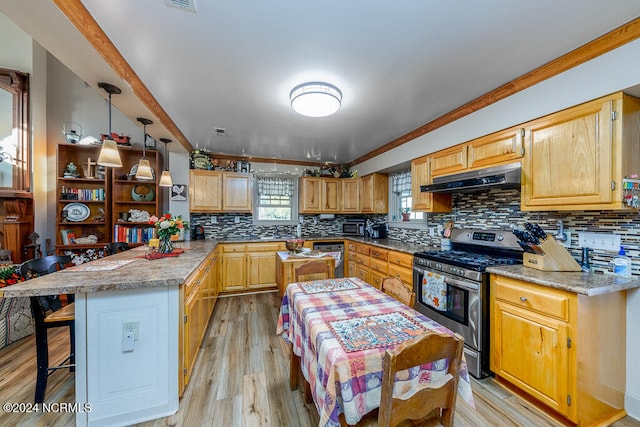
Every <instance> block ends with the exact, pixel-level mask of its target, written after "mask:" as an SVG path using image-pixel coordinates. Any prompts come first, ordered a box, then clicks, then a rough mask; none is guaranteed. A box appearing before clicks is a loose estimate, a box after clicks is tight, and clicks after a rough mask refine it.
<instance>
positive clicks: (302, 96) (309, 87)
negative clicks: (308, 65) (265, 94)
mask: <svg viewBox="0 0 640 427" xmlns="http://www.w3.org/2000/svg"><path fill="white" fill-rule="evenodd" d="M289 98H290V99H291V108H293V110H294V111H295V112H296V113H298V114H302V115H303V116H308V117H325V116H330V115H331V114H333V113H335V112H336V111H338V110H339V109H340V104H341V103H342V92H340V89H338V88H337V87H335V86H333V85H330V84H329V83H322V82H311V83H303V84H301V85H298V86H296V87H294V88H293V89H292V90H291V93H289Z"/></svg>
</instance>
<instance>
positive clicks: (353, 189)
mask: <svg viewBox="0 0 640 427" xmlns="http://www.w3.org/2000/svg"><path fill="white" fill-rule="evenodd" d="M339 182H340V190H341V194H342V196H341V199H342V204H341V209H340V211H341V212H342V213H360V179H359V178H343V179H340V181H339Z"/></svg>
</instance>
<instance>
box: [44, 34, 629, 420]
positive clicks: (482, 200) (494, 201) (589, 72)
mask: <svg viewBox="0 0 640 427" xmlns="http://www.w3.org/2000/svg"><path fill="white" fill-rule="evenodd" d="M636 50H637V46H636V43H629V44H628V45H625V46H623V47H621V48H618V49H616V50H615V51H613V52H611V53H610V54H608V55H607V56H606V57H605V58H597V59H595V60H592V61H589V62H588V63H586V64H583V65H581V66H580V67H578V69H576V70H571V71H569V72H566V73H564V74H560V75H558V76H555V77H553V78H551V79H549V80H547V81H545V82H544V84H541V85H538V86H534V87H531V88H529V89H527V90H526V91H525V93H518V94H515V95H513V96H511V97H509V98H507V99H505V100H502V101H500V102H499V103H497V104H494V105H492V106H490V107H487V108H486V109H483V110H479V111H477V112H475V113H474V114H471V115H469V116H466V117H464V118H461V119H459V120H458V121H456V122H455V123H452V124H450V125H447V126H445V127H442V128H439V129H437V130H435V131H433V132H431V133H428V134H425V135H423V136H421V137H419V138H417V139H416V140H415V141H411V142H409V143H407V144H404V145H402V146H399V147H397V148H394V149H393V150H391V151H390V152H389V153H388V155H385V156H378V157H374V158H372V159H369V160H365V161H363V162H362V163H360V164H358V166H357V169H358V173H359V175H360V176H364V175H366V174H368V173H370V172H377V171H383V170H386V169H389V168H391V167H393V166H395V164H396V163H399V160H400V159H402V161H406V159H414V158H418V157H420V156H422V155H424V154H426V153H425V151H424V148H422V147H424V146H425V145H429V146H430V147H433V148H430V151H437V150H438V149H441V148H446V147H447V146H449V145H453V144H455V143H459V142H462V141H468V140H471V139H473V138H475V137H477V136H481V135H485V134H489V133H491V132H494V131H496V130H498V129H502V128H505V127H508V126H510V125H512V124H516V123H522V122H525V121H527V120H530V119H531V118H535V117H539V116H543V115H545V114H548V113H550V112H553V111H558V110H560V109H563V108H566V107H570V106H573V105H577V104H579V103H581V102H583V101H587V100H590V99H595V98H597V97H599V96H602V95H605V94H608V93H611V92H614V91H617V90H620V89H625V88H630V87H633V86H635V85H637V84H638V81H637V77H636V76H635V75H634V73H633V70H636V69H637V68H638V64H636V63H635V62H634V61H635V58H637V57H638V55H637V52H636ZM41 59H42V58H41ZM53 62H54V61H52V64H53ZM612 65H613V66H612ZM51 66H52V70H51V72H56V70H59V69H60V68H56V67H57V66H56V65H55V64H54V65H51ZM601 73H606V74H607V75H608V77H609V78H608V79H607V81H600V80H597V81H595V82H594V81H592V79H589V78H588V77H582V76H593V75H599V74H601ZM585 79H587V80H588V84H587V83H586V82H585ZM81 83H82V82H80V85H81ZM74 84H75V83H74ZM49 90H53V91H55V90H56V89H54V88H49ZM60 90H63V88H60ZM54 93H55V92H54ZM550 93H554V94H557V93H562V94H563V96H562V97H557V96H553V97H550V96H549V94H550ZM53 97H54V98H57V97H56V96H53ZM531 100H533V101H535V102H531ZM49 114H50V115H51V116H52V117H49V119H50V120H52V122H58V121H61V120H56V117H55V115H54V114H55V113H52V112H49ZM96 116H97V117H99V118H100V119H99V120H101V121H98V123H97V124H96V125H95V127H96V128H97V129H100V130H103V129H102V128H101V126H102V121H104V120H103V111H102V110H100V112H99V113H98V114H96ZM116 120H118V118H116ZM123 122H124V124H121V123H118V126H119V127H118V129H119V130H120V131H123V132H125V133H130V134H132V135H137V133H139V132H140V130H139V128H138V127H136V126H135V124H131V123H129V124H126V122H125V121H124V120H123ZM58 128H59V126H58V125H57V124H56V125H55V126H54V125H53V124H52V125H51V129H50V130H47V135H48V136H49V135H50V136H49V138H50V139H51V140H55V139H56V138H58V137H59V135H58V134H59V133H60V132H59V129H58ZM40 149H42V147H40ZM36 150H37V148H36ZM187 165H188V159H187V156H184V155H172V156H171V168H172V173H174V171H175V176H174V180H176V181H177V182H183V183H187V182H188V169H187V168H188V166H187ZM258 166H259V165H258ZM274 167H275V168H277V169H278V170H284V171H286V170H287V167H286V166H283V165H277V166H273V165H270V164H265V165H263V166H262V168H264V169H265V170H268V169H267V168H274ZM292 169H293V168H292ZM44 170H46V169H43V170H42V171H39V170H36V171H35V172H34V173H35V174H36V175H37V174H38V173H43V172H44ZM50 174H51V172H50ZM181 174H182V175H181ZM50 176H53V175H50ZM35 191H36V199H37V198H38V192H42V191H43V190H42V189H35ZM40 194H42V193H40ZM453 204H454V206H455V210H454V211H453V213H450V214H444V213H443V214H429V216H428V224H427V225H426V227H424V228H423V227H420V226H417V227H418V228H405V227H401V225H402V224H396V226H394V224H393V223H392V224H391V226H390V234H391V236H392V237H393V238H394V239H397V240H403V241H408V242H413V243H419V244H438V243H439V240H440V239H439V237H438V236H437V234H435V233H434V235H433V236H432V235H431V233H430V228H432V227H437V225H439V224H444V223H445V222H446V221H448V220H453V221H454V223H455V224H456V226H457V227H458V226H460V227H462V226H465V225H468V226H474V227H475V226H483V227H484V226H486V227H494V226H497V227H504V225H505V221H506V220H505V219H506V218H510V220H511V221H513V222H516V223H524V222H527V221H531V222H536V223H538V224H541V225H542V227H543V228H544V229H545V230H548V231H555V230H556V229H557V220H559V219H561V220H563V222H564V226H565V227H566V228H567V229H569V230H597V229H605V230H607V231H611V232H616V233H620V234H623V235H624V242H625V244H626V245H630V246H631V250H630V251H629V254H630V255H631V256H632V257H636V253H635V250H636V248H634V245H635V242H636V237H637V236H636V234H637V231H636V227H635V224H634V221H635V215H634V214H631V213H629V214H625V213H616V212H615V211H602V212H600V211H598V212H597V214H596V213H591V212H589V211H583V212H572V211H569V212H554V211H541V212H538V211H534V212H522V211H520V209H519V206H520V194H519V192H518V191H514V190H506V191H496V192H488V193H486V194H482V195H481V196H480V197H474V196H471V195H456V196H454V199H453ZM180 209H183V212H180ZM171 211H172V212H175V213H182V214H183V215H186V214H188V209H187V208H185V206H184V204H182V205H181V204H179V203H175V202H174V203H171ZM313 217H314V216H310V217H307V216H305V218H304V223H303V230H304V233H309V234H313V233H314V230H315V228H316V227H319V228H320V229H325V228H326V229H327V233H331V232H334V230H335V229H337V225H336V226H333V225H331V224H330V222H329V220H319V221H318V224H314V223H313V221H314V218H313ZM245 218H246V217H245V216H244V215H241V221H243V220H244V219H245ZM337 219H338V220H339V219H341V218H340V217H339V216H338V218H337ZM228 220H230V221H231V222H234V221H235V215H231V216H229V217H228V218H227V215H218V221H219V223H220V225H218V226H215V225H213V224H210V221H209V223H208V224H207V223H205V224H204V225H203V226H204V227H205V229H207V232H208V233H209V234H210V235H215V233H216V232H217V227H220V228H222V227H224V226H225V224H227V221H228ZM40 221H41V224H44V223H46V221H42V217H41V219H40ZM197 222H198V220H196V223H197ZM507 223H508V222H507ZM398 225H400V226H398ZM41 227H42V226H41ZM48 227H49V228H50V227H51V226H48ZM411 227H416V226H415V225H411ZM45 228H46V227H42V229H45ZM39 229H40V228H39ZM292 232H293V229H292V230H287V234H293V233H292ZM42 234H43V235H52V234H53V232H51V231H50V230H49V231H48V232H47V233H42ZM283 234H284V233H283ZM576 239H577V236H575V235H574V237H573V240H574V242H575V243H574V244H572V249H573V252H574V256H576V257H578V256H579V253H578V251H579V247H578V245H577V240H576ZM612 256H615V253H614V254H610V253H603V254H597V255H596V257H595V258H596V259H593V260H592V264H593V265H594V267H595V270H596V271H610V260H611V258H612ZM637 298H638V296H637V291H636V292H629V295H628V310H627V312H628V313H627V314H628V320H627V321H628V325H632V324H634V318H633V315H634V313H637V311H638V310H637V309H636V310H634V309H633V308H634V307H636V306H637ZM636 323H637V322H636ZM633 332H634V331H633V328H631V327H628V334H629V337H628V339H627V352H628V354H629V355H631V354H635V350H637V347H636V346H637V345H638V342H640V340H639V339H638V337H636V336H634V335H633ZM631 360H633V359H632V358H631V357H627V363H631ZM637 384H638V381H637V378H635V377H634V371H633V370H632V369H627V393H628V396H627V398H628V399H630V401H631V402H634V401H635V402H636V404H637V396H638V395H639V394H640V393H639V392H638V390H637V388H635V387H637ZM634 396H635V397H634ZM634 399H635V400H634ZM627 407H628V408H629V407H633V406H632V405H629V404H627ZM629 412H631V411H629ZM636 413H637V411H636Z"/></svg>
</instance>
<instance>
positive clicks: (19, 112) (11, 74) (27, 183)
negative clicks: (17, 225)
mask: <svg viewBox="0 0 640 427" xmlns="http://www.w3.org/2000/svg"><path fill="white" fill-rule="evenodd" d="M0 89H2V90H6V91H7V92H9V93H10V94H11V96H12V99H13V129H17V131H16V132H15V134H16V156H15V157H14V159H13V162H14V167H13V177H12V186H11V187H0V196H1V197H13V196H17V195H20V194H24V193H28V192H29V191H30V190H31V149H30V147H31V144H30V141H31V128H30V126H29V74H26V73H23V72H20V71H17V70H11V69H6V68H0Z"/></svg>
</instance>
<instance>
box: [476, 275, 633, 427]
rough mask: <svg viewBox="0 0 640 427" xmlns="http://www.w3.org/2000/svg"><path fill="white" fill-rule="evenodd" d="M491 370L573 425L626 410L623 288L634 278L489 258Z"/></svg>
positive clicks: (602, 421) (605, 421) (606, 419)
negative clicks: (499, 263)
mask: <svg viewBox="0 0 640 427" xmlns="http://www.w3.org/2000/svg"><path fill="white" fill-rule="evenodd" d="M487 271H489V272H490V273H491V288H490V299H491V304H490V308H491V317H490V323H491V333H490V337H491V370H492V371H493V372H494V373H495V374H496V379H497V380H498V381H500V382H501V383H503V384H505V385H507V386H509V387H510V388H515V389H518V390H519V391H521V392H525V393H526V394H527V395H529V396H531V397H533V398H535V399H536V400H537V401H538V402H542V403H543V404H544V405H545V406H546V407H547V408H550V409H551V410H552V413H554V414H555V415H556V416H557V417H558V418H561V419H563V420H564V421H565V422H566V421H567V420H568V421H570V422H572V423H575V424H578V425H609V424H611V423H613V422H615V421H616V420H618V419H621V418H623V417H624V416H625V415H626V412H625V410H624V395H625V389H626V369H625V365H626V290H628V289H633V288H637V287H640V280H638V279H637V278H626V277H617V276H612V275H602V274H592V273H582V272H550V271H539V270H535V269H532V268H529V267H525V266H522V265H518V266H494V267H490V268H488V269H487Z"/></svg>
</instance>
